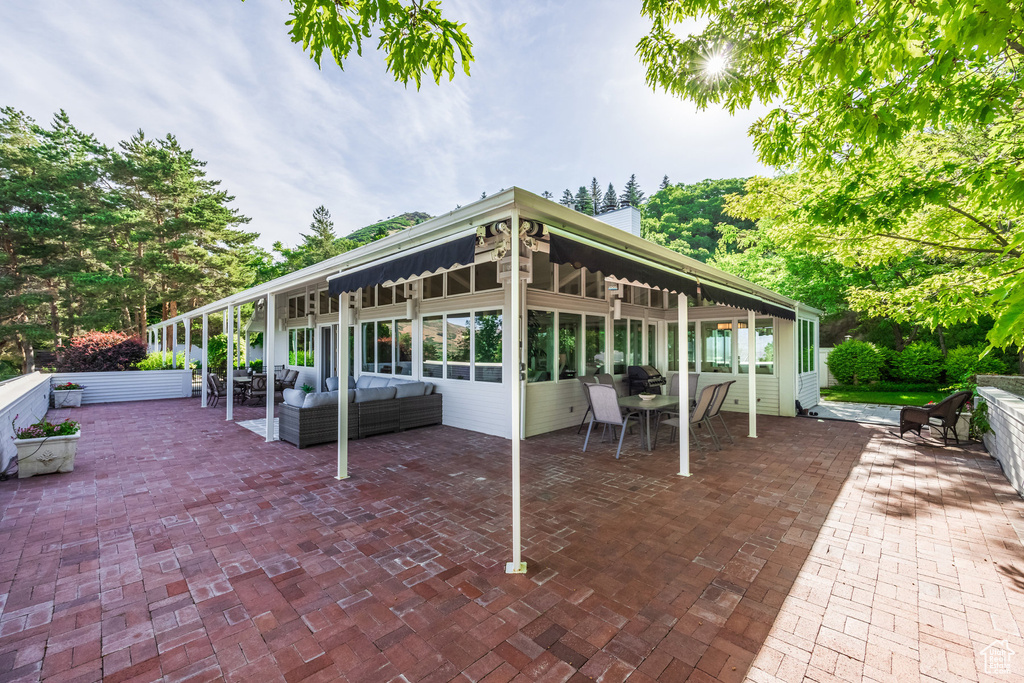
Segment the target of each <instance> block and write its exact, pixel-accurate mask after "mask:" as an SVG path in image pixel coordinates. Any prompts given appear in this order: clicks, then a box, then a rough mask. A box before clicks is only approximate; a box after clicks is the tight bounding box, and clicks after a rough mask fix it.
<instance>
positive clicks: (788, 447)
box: [0, 400, 1024, 683]
mask: <svg viewBox="0 0 1024 683" xmlns="http://www.w3.org/2000/svg"><path fill="white" fill-rule="evenodd" d="M74 414H75V417H76V418H77V419H80V420H81V421H82V422H83V424H84V431H83V437H82V439H81V444H80V451H79V455H78V460H77V462H76V469H75V472H74V473H71V474H63V475H50V476H41V477H35V478H33V479H27V480H21V481H18V480H12V481H8V482H4V483H2V484H0V681H15V680H17V681H34V680H46V681H71V680H82V681H91V680H99V679H100V678H101V677H102V678H103V679H104V680H108V681H152V680H161V679H162V680H167V681H186V680H188V681H204V680H248V681H261V682H262V681H282V680H283V681H287V682H289V683H292V682H295V681H306V680H308V681H339V680H340V681H350V682H351V683H358V682H361V681H366V682H372V683H377V682H383V681H408V682H412V681H450V680H454V681H463V682H465V681H471V682H474V683H476V682H484V681H486V682H487V683H491V682H493V681H516V682H517V683H520V682H522V681H574V682H575V681H588V680H599V681H604V682H605V683H613V682H615V681H624V680H627V679H628V680H630V681H632V682H634V683H643V682H645V681H682V680H686V679H692V680H698V681H699V680H716V679H717V680H726V681H730V680H741V679H743V678H744V677H749V678H750V679H754V680H800V679H803V678H805V677H806V678H808V679H814V680H822V681H824V680H862V679H873V680H878V681H887V680H896V679H897V678H899V679H903V681H905V680H908V679H913V678H918V679H930V678H934V679H935V680H985V679H986V678H985V674H984V659H983V657H982V656H981V654H980V652H981V649H982V648H984V647H985V646H987V645H988V644H989V643H991V642H992V641H993V640H997V639H1002V638H1006V639H1008V641H1009V643H1010V645H1011V647H1012V648H1013V649H1014V650H1015V651H1016V652H1018V653H1020V654H1019V655H1018V656H1017V658H1016V660H1015V661H1013V666H1014V667H1015V668H1014V674H1016V675H1017V676H1018V677H1020V675H1021V674H1022V673H1024V662H1022V661H1021V660H1024V641H1022V639H1021V635H1020V627H1021V620H1022V615H1024V552H1022V545H1021V532H1022V531H1024V518H1022V514H1024V502H1022V501H1021V500H1020V499H1019V498H1018V497H1017V496H1016V494H1015V493H1014V492H1013V491H1012V489H1011V488H1010V486H1009V485H1008V484H1007V483H1006V481H1005V479H1003V478H1002V474H1001V473H1000V471H999V468H998V465H997V464H996V463H995V461H993V460H991V459H989V458H988V457H987V455H985V454H984V453H978V452H976V451H969V450H960V449H937V448H933V447H928V446H915V445H914V444H908V443H907V442H904V441H901V440H899V439H897V438H895V437H892V436H891V435H889V434H888V433H887V432H886V431H885V430H883V429H881V428H876V427H865V426H861V425H855V424H852V423H838V422H831V423H826V422H816V421H813V420H805V419H782V418H775V419H773V418H760V421H759V433H760V434H761V438H759V439H757V440H756V441H753V440H748V439H745V438H740V439H738V440H737V445H736V446H733V447H728V448H726V449H725V450H723V451H722V452H720V453H713V454H711V455H708V456H703V457H695V461H694V466H693V470H694V476H692V477H689V478H682V477H678V476H676V475H675V474H674V473H675V472H676V471H677V469H676V468H677V463H676V460H675V455H674V453H673V452H671V451H670V450H669V449H668V448H664V449H660V450H659V451H658V452H656V453H654V454H653V455H647V454H642V453H640V452H639V451H638V450H636V447H635V438H634V445H633V447H632V448H631V449H628V450H627V451H626V452H625V455H624V457H623V459H622V460H620V461H616V460H615V459H614V457H613V454H614V448H613V447H612V446H610V445H608V444H599V445H598V447H596V448H594V449H592V451H589V452H588V453H586V454H583V453H581V452H580V445H581V443H582V437H577V436H576V435H575V434H574V433H573V431H572V430H567V431H564V432H560V433H557V434H554V435H548V436H544V437H538V438H534V439H529V440H528V441H526V442H525V443H524V449H523V467H524V470H523V476H524V500H523V504H524V505H523V509H524V524H523V530H524V531H523V535H524V539H525V551H524V553H525V557H526V560H527V561H528V563H529V568H530V571H529V574H528V575H527V576H525V577H524V576H508V575H506V574H504V573H503V568H504V563H505V562H506V561H507V560H508V559H509V557H510V553H509V551H508V543H509V528H510V524H509V511H510V500H509V482H508V462H509V459H508V445H507V442H505V441H503V440H500V439H496V438H493V437H488V436H483V435H479V434H473V433H469V432H464V431H460V430H456V429H452V428H446V427H437V428H429V429H421V430H414V431H411V432H407V433H404V434H397V435H388V436H381V437H375V438H372V439H367V440H364V441H359V442H354V443H353V444H352V446H351V455H350V463H351V473H352V475H353V476H352V478H351V479H349V480H347V481H344V482H339V481H336V480H335V479H334V478H333V474H334V468H335V461H334V457H335V450H334V447H333V445H326V446H321V447H316V448H310V449H305V450H302V451H299V450H297V449H295V448H293V447H292V446H291V445H289V444H286V443H281V442H278V443H272V444H266V443H264V442H263V440H262V439H260V438H259V437H257V436H256V435H255V434H252V433H251V432H248V431H246V430H244V429H242V428H240V427H238V426H237V425H234V424H232V423H228V422H226V421H225V420H224V412H223V407H221V409H207V410H201V409H199V408H198V407H197V406H196V402H195V401H189V400H182V401H162V402H146V403H128V404H120V405H104V406H89V407H85V408H82V409H78V410H76V411H75V413H74ZM260 414H261V409H250V408H244V407H243V408H238V409H236V418H237V419H245V418H253V417H258V416H259V415H260ZM729 418H732V419H731V420H730V421H731V422H733V423H734V431H735V432H742V425H741V424H740V423H741V422H745V416H744V415H737V416H729ZM727 419H728V418H727ZM627 441H628V439H627ZM695 456H696V453H695ZM991 680H1008V678H1007V676H999V677H991Z"/></svg>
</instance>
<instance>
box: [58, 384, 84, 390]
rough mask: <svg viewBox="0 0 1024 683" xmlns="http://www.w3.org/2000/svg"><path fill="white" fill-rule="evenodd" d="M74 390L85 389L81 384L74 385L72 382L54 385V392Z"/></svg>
mask: <svg viewBox="0 0 1024 683" xmlns="http://www.w3.org/2000/svg"><path fill="white" fill-rule="evenodd" d="M75 389H85V387H83V386H82V385H81V384H75V383H74V382H65V383H64V384H54V385H53V390H54V391H74V390H75Z"/></svg>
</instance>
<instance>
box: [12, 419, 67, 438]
mask: <svg viewBox="0 0 1024 683" xmlns="http://www.w3.org/2000/svg"><path fill="white" fill-rule="evenodd" d="M14 419H15V421H17V419H18V417H17V415H15V417H14ZM12 426H14V423H12ZM80 428H81V425H80V424H79V423H77V422H75V421H74V420H64V421H63V422H58V423H56V424H54V423H53V422H50V421H49V420H47V419H46V418H45V417H44V418H43V419H42V420H40V421H39V422H36V423H35V424H31V425H29V426H28V427H14V438H15V439H42V438H44V437H48V436H71V435H72V434H77V433H78V430H79V429H80Z"/></svg>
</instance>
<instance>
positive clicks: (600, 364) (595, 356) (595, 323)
mask: <svg viewBox="0 0 1024 683" xmlns="http://www.w3.org/2000/svg"><path fill="white" fill-rule="evenodd" d="M604 340H605V318H604V316H598V315H588V316H587V322H586V329H585V331H584V342H585V344H586V346H585V349H584V356H583V362H584V365H585V366H586V367H585V368H584V371H585V374H587V375H596V374H599V373H602V372H608V368H607V367H605V362H604V359H605V350H604Z"/></svg>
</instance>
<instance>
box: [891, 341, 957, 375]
mask: <svg viewBox="0 0 1024 683" xmlns="http://www.w3.org/2000/svg"><path fill="white" fill-rule="evenodd" d="M944 366H945V359H944V358H943V357H942V351H940V350H939V347H937V346H936V345H935V344H932V343H931V342H927V341H917V342H914V343H913V344H911V345H910V346H908V347H907V348H905V349H903V351H902V352H900V354H899V358H897V359H896V367H895V370H896V377H897V378H898V379H901V380H903V381H904V382H920V383H922V384H927V383H932V382H938V381H939V380H940V379H941V378H942V371H943V370H944Z"/></svg>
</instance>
